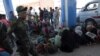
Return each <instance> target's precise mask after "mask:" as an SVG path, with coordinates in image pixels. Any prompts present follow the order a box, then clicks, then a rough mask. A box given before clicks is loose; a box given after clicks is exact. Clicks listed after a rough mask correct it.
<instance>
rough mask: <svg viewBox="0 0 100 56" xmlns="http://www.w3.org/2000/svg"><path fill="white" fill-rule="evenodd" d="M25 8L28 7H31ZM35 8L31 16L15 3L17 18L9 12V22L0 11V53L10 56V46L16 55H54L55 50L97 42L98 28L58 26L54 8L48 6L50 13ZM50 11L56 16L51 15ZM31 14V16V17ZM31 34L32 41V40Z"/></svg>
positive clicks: (99, 31) (56, 12) (92, 26)
mask: <svg viewBox="0 0 100 56" xmlns="http://www.w3.org/2000/svg"><path fill="white" fill-rule="evenodd" d="M29 10H32V7H30V9H29ZM39 10H40V13H39V16H38V15H37V13H35V15H32V14H31V12H28V10H27V7H24V6H18V7H17V8H16V11H17V13H18V18H17V17H15V16H14V15H13V17H11V19H12V20H11V21H8V20H7V19H6V17H5V15H2V14H0V56H11V55H12V54H13V47H14V46H17V52H19V55H20V56H29V54H31V55H32V56H39V54H54V53H56V52H57V51H58V49H60V50H61V51H63V52H72V51H73V50H74V49H75V48H77V47H79V46H80V45H85V44H88V45H90V44H92V43H96V41H97V40H98V41H100V30H98V29H97V27H96V26H95V25H94V24H90V25H86V26H85V27H82V26H76V27H75V28H74V29H70V28H69V29H66V28H63V27H58V26H57V24H58V23H59V20H58V19H59V12H58V8H57V7H56V8H55V10H53V9H52V8H50V12H48V11H47V10H46V9H44V10H42V9H41V8H39ZM52 11H54V12H52ZM10 13H13V12H10ZM53 14H54V15H56V16H55V17H54V16H53ZM11 15H12V14H11ZM48 15H51V16H50V17H48ZM32 17H34V19H31V18H32ZM38 17H39V18H38ZM53 17H54V18H53ZM50 20H51V22H50ZM53 20H54V21H53ZM56 23H57V24H56ZM54 24H55V25H54ZM56 27H57V28H56ZM36 35H37V36H36ZM34 37H35V40H32V39H33V38H34ZM15 44H16V45H15Z"/></svg>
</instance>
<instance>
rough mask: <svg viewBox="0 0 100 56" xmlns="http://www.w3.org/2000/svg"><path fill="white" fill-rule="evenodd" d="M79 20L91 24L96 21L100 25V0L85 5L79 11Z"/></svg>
mask: <svg viewBox="0 0 100 56" xmlns="http://www.w3.org/2000/svg"><path fill="white" fill-rule="evenodd" d="M77 19H78V22H79V23H85V24H86V25H87V24H90V23H94V24H97V25H100V1H92V2H89V3H87V4H86V5H85V7H84V8H82V10H81V11H80V12H79V13H78V18H77Z"/></svg>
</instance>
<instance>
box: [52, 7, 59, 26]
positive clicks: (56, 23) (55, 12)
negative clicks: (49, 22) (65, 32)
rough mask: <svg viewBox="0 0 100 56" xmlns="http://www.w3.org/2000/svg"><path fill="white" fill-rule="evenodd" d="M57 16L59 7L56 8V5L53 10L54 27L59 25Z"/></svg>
mask: <svg viewBox="0 0 100 56" xmlns="http://www.w3.org/2000/svg"><path fill="white" fill-rule="evenodd" d="M59 16H60V12H59V9H58V7H55V10H54V13H53V19H54V25H55V28H58V26H59Z"/></svg>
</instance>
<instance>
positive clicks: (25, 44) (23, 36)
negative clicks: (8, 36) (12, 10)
mask: <svg viewBox="0 0 100 56" xmlns="http://www.w3.org/2000/svg"><path fill="white" fill-rule="evenodd" d="M16 11H17V13H18V19H17V20H16V22H15V23H13V24H12V26H11V30H10V33H11V32H14V34H15V36H16V38H17V42H16V43H17V46H18V51H19V53H20V56H29V55H28V53H30V54H32V56H37V54H36V52H35V51H34V50H33V47H31V44H30V40H29V37H28V34H27V29H28V26H27V22H26V15H27V14H26V11H27V8H26V7H24V6H18V7H17V8H16Z"/></svg>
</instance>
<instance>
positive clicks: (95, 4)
mask: <svg viewBox="0 0 100 56" xmlns="http://www.w3.org/2000/svg"><path fill="white" fill-rule="evenodd" d="M97 8H98V3H91V4H89V5H88V6H87V7H86V9H87V10H88V11H89V10H96V9H97Z"/></svg>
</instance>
